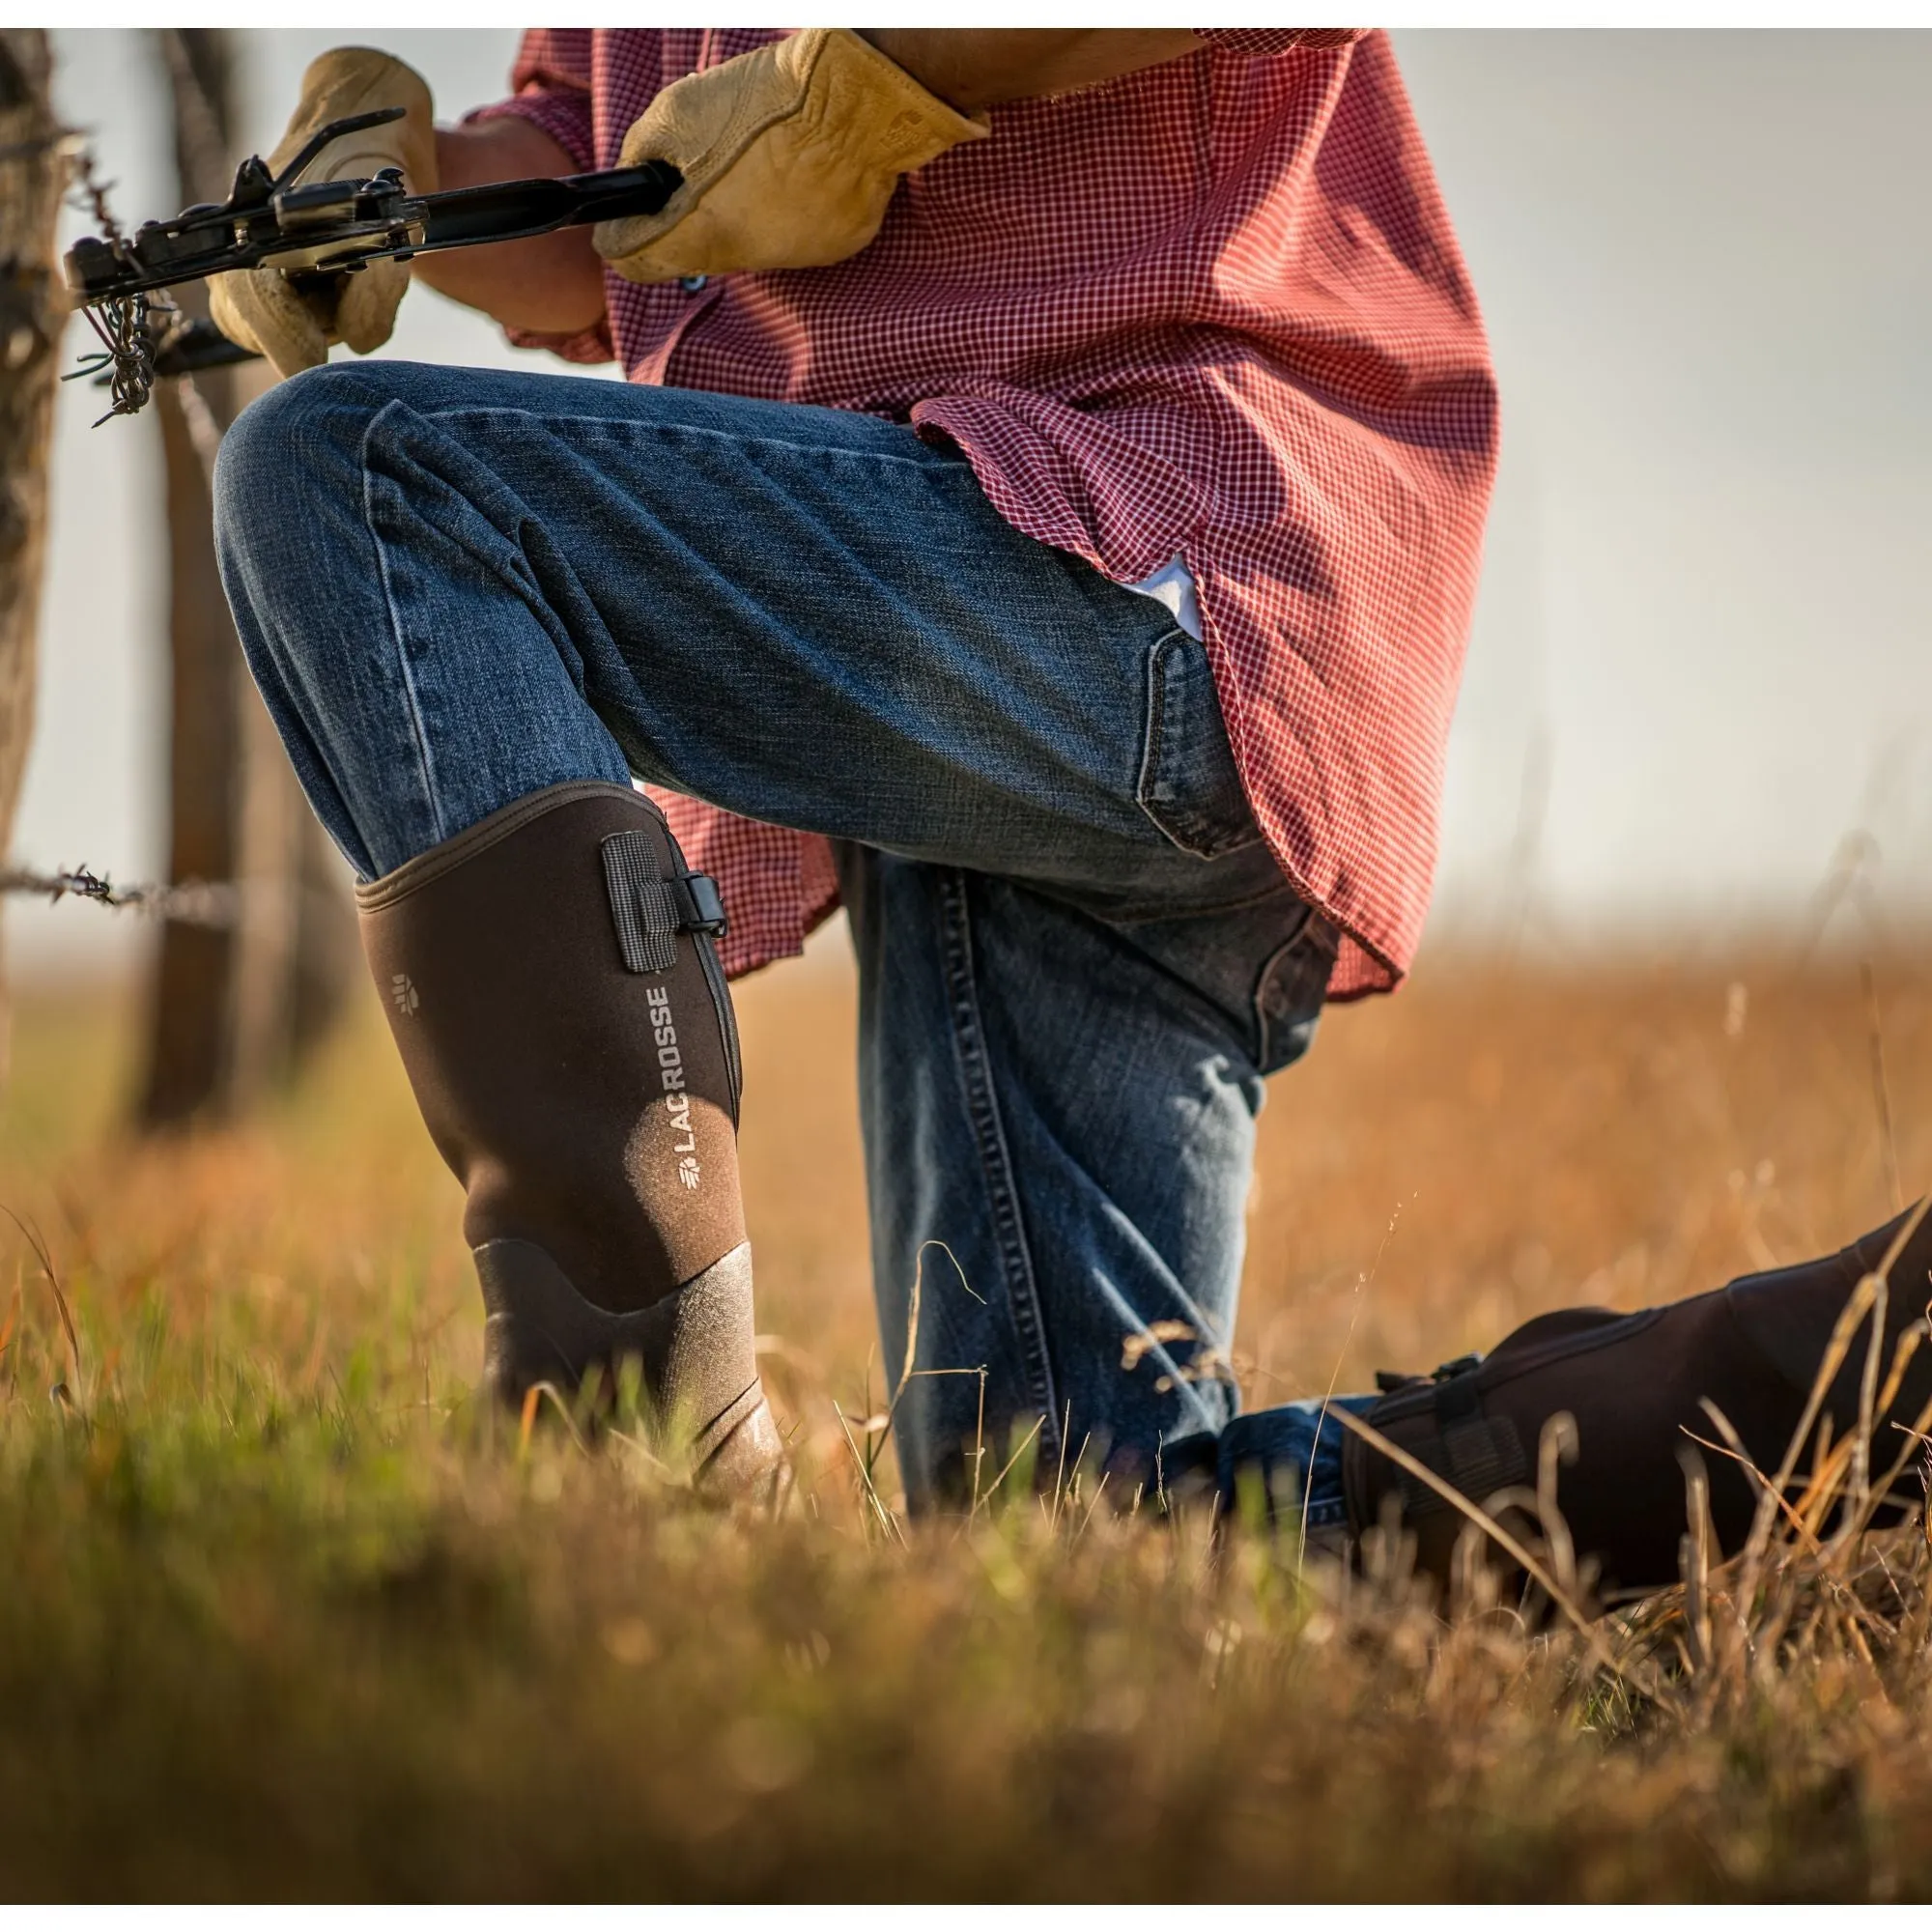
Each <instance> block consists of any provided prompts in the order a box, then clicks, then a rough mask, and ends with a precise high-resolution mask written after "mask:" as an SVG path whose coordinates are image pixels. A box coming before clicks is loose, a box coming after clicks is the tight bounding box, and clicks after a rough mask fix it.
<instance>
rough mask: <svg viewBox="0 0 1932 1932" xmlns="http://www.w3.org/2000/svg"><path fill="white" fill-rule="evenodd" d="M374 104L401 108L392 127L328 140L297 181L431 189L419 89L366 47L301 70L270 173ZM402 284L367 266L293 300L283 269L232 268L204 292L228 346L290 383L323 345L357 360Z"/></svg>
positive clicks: (431, 144)
mask: <svg viewBox="0 0 1932 1932" xmlns="http://www.w3.org/2000/svg"><path fill="white" fill-rule="evenodd" d="M379 107H403V108H407V109H408V110H409V111H408V113H407V115H406V116H405V118H404V119H402V120H401V121H390V122H386V123H385V124H384V126H382V127H380V128H364V129H363V130H362V131H361V132H360V133H359V134H345V135H344V136H343V137H342V138H341V139H340V140H339V141H332V142H330V143H329V145H328V146H327V147H326V148H325V149H324V150H323V151H322V153H321V154H320V155H318V156H316V157H315V159H314V161H313V162H312V163H311V164H310V166H309V168H308V171H307V173H305V174H304V175H303V176H302V181H303V182H304V183H309V182H329V181H341V180H344V179H345V178H349V177H357V178H361V177H367V176H370V175H373V174H376V173H377V172H379V171H380V170H381V169H383V168H401V169H402V171H403V174H404V176H405V178H406V179H407V180H408V183H409V186H410V192H411V193H412V194H434V193H435V192H436V127H435V124H434V122H433V120H432V119H431V107H430V95H429V87H428V84H427V83H426V82H425V81H424V80H423V77H422V75H421V74H419V73H417V72H416V71H415V70H414V69H413V68H411V67H406V66H404V64H403V63H402V62H401V61H399V60H396V59H394V58H392V57H391V56H390V55H388V54H384V53H378V52H377V51H376V49H375V48H374V47H336V48H333V49H332V50H331V51H330V52H328V53H326V54H322V55H319V56H318V57H317V58H316V59H315V60H313V61H311V62H310V63H309V69H308V71H307V72H306V73H305V74H303V75H302V91H301V99H300V101H299V102H298V104H297V107H296V111H295V117H294V119H293V120H291V121H290V123H289V127H288V132H287V133H285V134H284V135H283V136H282V139H281V145H280V146H279V147H277V148H276V150H275V151H274V153H273V154H271V155H270V156H269V167H270V171H271V172H272V173H276V174H279V173H280V172H281V170H282V167H283V166H284V164H285V163H286V162H287V161H288V160H289V159H290V158H291V157H292V156H294V155H295V153H296V151H297V150H298V148H300V147H301V145H302V143H303V142H304V141H306V140H307V139H308V137H309V136H310V135H311V134H313V133H314V132H315V130H316V129H317V128H321V127H323V126H325V125H326V124H327V123H328V122H330V121H339V120H342V119H343V118H344V117H346V116H348V115H351V114H369V113H373V112H374V111H375V110H376V109H377V108H379ZM409 285H410V271H409V268H408V266H407V265H406V264H405V263H402V262H371V263H369V264H368V265H367V266H366V267H364V268H361V269H358V270H355V272H354V273H353V274H348V273H337V274H334V275H331V276H329V277H328V278H327V281H325V282H324V283H322V284H321V286H320V287H318V288H315V289H304V290H302V291H301V292H300V293H298V292H297V290H296V288H295V286H294V285H293V284H292V283H291V282H290V280H289V272H288V271H287V270H283V269H279V268H274V267H269V268H261V269H236V270H231V271H230V272H229V273H227V274H225V275H217V276H215V277H214V280H213V284H212V286H211V287H210V289H209V299H208V305H209V313H210V314H211V315H212V316H213V320H214V326H215V327H216V328H218V329H220V331H221V332H222V334H223V335H225V336H227V338H228V339H229V341H231V342H235V343H239V344H240V345H241V347H242V348H243V349H252V350H254V351H255V352H256V353H257V354H258V355H266V356H267V357H268V358H269V360H270V362H272V363H273V364H274V365H275V369H276V372H277V373H278V374H279V375H283V376H293V375H295V374H296V372H297V371H298V370H300V369H313V368H314V367H315V366H316V365H317V364H318V363H321V362H326V361H327V359H328V346H329V344H330V343H332V342H346V343H348V345H349V346H350V348H352V349H353V350H355V353H356V354H357V355H367V354H368V353H369V351H370V350H372V349H380V348H381V347H382V345H383V344H384V343H385V342H386V341H388V339H389V333H390V330H391V329H393V328H394V327H395V323H396V309H397V307H398V305H399V304H400V303H401V301H402V299H403V296H404V293H405V291H406V290H407V289H408V288H409Z"/></svg>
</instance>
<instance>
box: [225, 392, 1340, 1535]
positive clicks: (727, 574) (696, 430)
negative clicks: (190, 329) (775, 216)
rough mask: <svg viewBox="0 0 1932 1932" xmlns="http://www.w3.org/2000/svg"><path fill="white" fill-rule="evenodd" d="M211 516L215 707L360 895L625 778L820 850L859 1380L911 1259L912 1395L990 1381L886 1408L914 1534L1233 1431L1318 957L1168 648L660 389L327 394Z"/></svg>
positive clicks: (871, 490)
mask: <svg viewBox="0 0 1932 1932" xmlns="http://www.w3.org/2000/svg"><path fill="white" fill-rule="evenodd" d="M216 494H217V522H218V533H219V542H220V551H221V565H222V573H223V578H224V581H225V582H226V584H227V587H228V593H229V597H230V600H231V602H232V604H233V606H234V609H235V616H236V621H237V624H238V626H239V628H240V631H241V639H242V643H243V646H244V648H245V650H246V652H247V655H248V660H249V664H250V666H251V667H252V668H253V670H254V673H255V677H256V680H257V682H258V683H259V684H260V686H261V689H262V693H263V696H264V697H265V698H266V700H267V702H268V705H269V708H270V712H271V713H272V714H273V717H274V720H275V723H276V725H277V726H278V728H279V730H280V731H281V734H282V737H283V740H284V742H285V743H286V744H287V746H288V749H289V753H290V756H291V757H292V759H293V760H294V762H295V766H296V770H297V773H298V776H299V778H300V780H301V781H302V784H303V786H304V787H305V789H306V791H307V793H308V796H309V798H310V800H311V801H312V802H313V804H314V807H315V810H317V812H318V813H319V814H320V815H321V817H322V820H323V822H324V824H325V825H326V826H327V829H328V831H329V832H330V834H331V835H332V836H333V837H334V838H335V840H336V842H337V843H338V844H339V845H340V846H341V848H342V850H343V851H344V852H345V853H346V854H347V855H348V857H349V860H350V862H351V864H352V865H353V866H354V867H355V870H356V871H357V872H358V873H359V874H360V875H362V876H363V877H365V878H368V877H374V876H377V875H379V874H382V873H384V872H387V871H389V870H391V869H393V868H394V867H397V866H400V865H402V864H403V863H404V861H406V860H408V859H411V858H412V857H414V856H415V855H416V854H417V853H419V852H422V851H424V850H425V849H427V848H428V847H430V846H432V845H435V844H437V843H439V842H440V841H441V840H443V839H445V838H450V837H451V836H453V835H454V834H456V833H458V832H461V831H462V830H464V829H465V828H466V827H467V826H469V825H470V824H472V823H473V822H475V821H476V820H477V819H479V818H482V817H483V816H484V815H485V814H487V813H489V812H492V811H495V810H497V809H498V808H499V807H501V806H504V805H507V804H509V803H510V802H511V801H513V800H515V799H517V798H519V797H522V796H524V795H525V794H526V793H528V792H531V791H535V790H538V789H540V788H542V787H544V786H547V785H553V784H557V783H560V782H562V781H567V780H572V779H586V778H595V779H606V780H613V781H619V782H622V781H625V780H626V779H628V778H629V777H631V776H632V775H633V774H635V775H637V776H639V777H641V778H644V779H647V780H650V781H653V782H656V783H659V784H663V785H668V786H672V787H674V788H676V789H678V790H680V791H683V792H687V793H690V794H693V795H695V796H696V797H698V798H702V799H706V800H709V801H710V802H711V803H712V804H714V805H719V806H723V807H725V808H727V809H728V810H732V811H736V812H741V813H744V814H746V815H747V816H749V817H752V818H756V819H763V820H767V821H771V822H775V823H778V824H781V825H787V826H793V827H796V828H799V829H801V830H804V831H809V832H816V833H823V834H826V835H829V836H830V837H831V838H834V839H836V840H838V841H839V842H838V855H839V860H838V863H839V875H840V881H841V885H842V889H843V894H844V899H845V904H846V907H847V909H848V912H849V915H850V921H851V928H852V935H853V941H854V944H855V947H856V949H857V952H858V962H859V989H860V990H859V998H860V1067H859V1086H860V1100H861V1108H862V1113H863V1119H864V1130H865V1147H866V1162H867V1183H868V1188H869V1200H870V1219H871V1245H872V1264H873V1275H874V1282H875V1290H876V1297H877V1303H878V1314H879V1321H880V1327H881V1333H882V1339H883V1344H884V1357H885V1359H886V1361H888V1362H889V1363H893V1364H897V1363H899V1362H901V1361H902V1360H903V1359H904V1351H905V1340H906V1330H907V1325H908V1313H909V1310H908V1301H909V1294H910V1291H911V1288H912V1285H913V1281H914V1277H915V1275H916V1273H917V1272H918V1271H919V1268H920V1265H921V1262H922V1258H923V1259H924V1261H925V1268H924V1285H923V1296H922V1304H921V1308H920V1315H919V1332H918V1356H917V1362H918V1366H919V1368H921V1369H922V1370H948V1369H964V1370H968V1371H979V1370H983V1371H984V1377H983V1380H984V1407H983V1418H984V1419H983V1425H982V1423H981V1389H980V1382H981V1378H980V1376H979V1375H978V1374H974V1373H969V1374H965V1375H931V1376H921V1377H920V1378H917V1379H916V1380H915V1381H914V1382H913V1383H912V1384H911V1387H910V1389H909V1391H908V1394H907V1397H906V1399H905V1401H904V1403H903V1404H902V1406H901V1407H900V1410H899V1418H898V1425H897V1434H898V1442H899V1452H900V1457H901V1463H902V1467H903V1471H904V1475H905V1480H906V1486H907V1492H908V1495H909V1496H910V1498H911V1499H912V1501H913V1503H914V1505H915V1506H916V1507H917V1506H923V1505H928V1504H931V1503H933V1502H935V1501H938V1500H942V1499H944V1498H945V1497H946V1496H948V1495H950V1494H952V1493H953V1492H956V1491H957V1490H959V1489H960V1488H962V1487H964V1486H965V1485H966V1484H967V1483H968V1482H969V1481H970V1476H969V1475H968V1474H967V1471H968V1470H969V1468H970V1452H971V1451H972V1450H973V1449H974V1447H975V1446H976V1444H978V1443H980V1441H983V1443H984V1447H985V1449H986V1451H987V1453H988V1454H991V1455H999V1454H1003V1453H1004V1452H1005V1450H1006V1448H1007V1446H1008V1444H1009V1442H1010V1441H1012V1440H1014V1439H1015V1438H1016V1437H1018V1436H1020V1435H1024V1434H1025V1433H1026V1432H1028V1431H1032V1430H1034V1429H1035V1428H1037V1431H1038V1442H1037V1454H1038V1456H1039V1458H1040V1460H1041V1461H1042V1462H1043V1463H1045V1464H1046V1465H1047V1466H1049V1467H1051V1466H1053V1465H1054V1464H1055V1463H1057V1462H1058V1461H1059V1459H1060V1457H1061V1456H1062V1454H1063V1453H1064V1454H1065V1458H1066V1460H1067V1463H1068V1464H1069V1465H1070V1464H1071V1463H1073V1461H1074V1460H1075V1459H1076V1458H1077V1457H1078V1456H1079V1455H1080V1454H1081V1452H1082V1450H1083V1447H1084V1448H1086V1449H1087V1450H1088V1452H1089V1453H1090V1454H1094V1455H1097V1456H1103V1457H1105V1458H1107V1459H1110V1460H1111V1461H1112V1462H1113V1463H1116V1464H1118V1465H1120V1466H1122V1471H1123V1475H1125V1476H1126V1477H1128V1478H1129V1479H1131V1477H1132V1475H1133V1474H1134V1473H1136V1472H1147V1473H1151V1465H1152V1463H1153V1459H1154V1455H1155V1452H1156V1450H1157V1449H1158V1448H1159V1446H1160V1445H1161V1444H1162V1443H1163V1442H1166V1441H1171V1440H1174V1439H1175V1438H1178V1437H1180V1436H1184V1435H1190V1434H1195V1433H1199V1432H1214V1431H1218V1430H1219V1429H1220V1428H1221V1426H1222V1425H1223V1424H1224V1423H1226V1422H1227V1421H1228V1419H1229V1418H1230V1417H1231V1416H1232V1415H1233V1414H1234V1413H1235V1410H1236V1406H1237V1398H1236V1388H1235V1382H1234V1378H1233V1375H1232V1373H1231V1370H1230V1368H1229V1345H1230V1340H1231V1337H1232V1332H1233V1328H1234V1321H1235V1304H1236V1291H1237V1287H1238V1283H1239V1278H1240V1269H1241V1259H1242V1248H1243V1226H1242V1218H1243V1208H1244V1204H1245V1199H1246V1195H1247V1192H1248V1184H1249V1174H1250V1168H1251V1164H1252V1159H1253V1151H1254V1133H1255V1116H1256V1114H1257V1112H1258V1111H1259V1109H1260V1107H1261V1104H1262V1094H1263V1079H1264V1076H1265V1075H1266V1074H1268V1073H1271V1072H1273V1071H1274V1070H1275V1069H1276V1068H1278V1067H1281V1066H1285V1065H1288V1063H1289V1062H1291V1061H1293V1060H1294V1059H1296V1058H1297V1057H1298V1056H1299V1055H1300V1054H1301V1053H1302V1052H1303V1051H1304V1050H1305V1049H1306V1047H1307V1045H1308V1042H1309V1039H1310V1037H1311V1035H1312V1033H1313V1030H1314V1027H1315V1024H1316V1019H1317V1016H1318V1014H1319V1012H1320V1009H1321V1000H1322V993H1323V988H1324V986H1325V983H1326V980H1327V975H1328V968H1329V963H1330V960H1331V957H1332V954H1333V945H1334V942H1333V937H1332V934H1331V932H1330V930H1329V928H1328V927H1327V926H1326V925H1325V924H1324V923H1322V922H1321V920H1319V919H1316V918H1312V917H1311V916H1310V913H1309V911H1308V908H1307V907H1306V906H1305V905H1304V904H1303V903H1302V902H1301V901H1300V900H1299V899H1298V898H1297V896H1296V895H1294V893H1293V891H1292V890H1291V889H1290V888H1289V886H1288V885H1287V884H1286V882H1285V881H1284V880H1283V878H1282V876H1281V873H1280V871H1279V869H1278V868H1277V867H1276V866H1275V864H1274V861H1273V860H1272V858H1271V857H1270V856H1269V854H1268V851H1267V848H1266V846H1265V845H1264V843H1263V841H1262V838H1261V835H1260V832H1259V829H1258V828H1257V826H1256V824H1255V822H1254V818H1253V816H1252V814H1251V812H1250V810H1249V808H1248V805H1247V802H1246V799H1245V797H1244V795H1243V793H1242V789H1241V785H1240V782H1239V780H1238V778H1237V776H1236V769H1235V764H1234V759H1233V755H1232V753H1231V752H1230V749H1229V745H1228V738H1227V733H1226V730H1225V727H1224V725H1223V723H1222V718H1221V713H1220V710H1219V706H1218V703H1217V701H1216V698H1215V695H1214V686H1213V680H1212V677H1211V675H1210V672H1209V668H1208V660H1207V657H1206V654H1205V652H1204V651H1203V649H1202V647H1201V645H1200V644H1199V643H1197V642H1196V641H1194V640H1193V639H1191V638H1189V637H1188V636H1187V635H1186V633H1184V632H1183V631H1181V630H1179V629H1178V628H1177V627H1176V625H1175V624H1174V622H1173V619H1172V618H1171V617H1170V616H1169V614H1168V613H1167V611H1165V610H1163V609H1162V608H1161V607H1160V606H1159V605H1157V604H1155V603H1154V602H1152V601H1151V600H1150V599H1148V598H1145V597H1142V596H1139V595H1136V594H1134V593H1133V592H1131V591H1128V590H1125V589H1122V587H1120V586H1119V585H1117V584H1115V583H1112V582H1109V581H1108V580H1106V579H1105V578H1103V577H1101V576H1100V575H1098V574H1097V573H1096V572H1094V570H1093V569H1091V568H1090V567H1089V566H1088V565H1087V564H1086V563H1084V562H1082V561H1080V560H1079V559H1077V558H1075V557H1073V556H1070V555H1067V554H1063V553H1061V552H1058V551H1055V550H1052V549H1049V548H1047V547H1045V546H1043V545H1041V544H1038V543H1036V542H1034V541H1032V540H1031V539H1029V538H1027V537H1024V536H1021V535H1020V534H1018V533H1017V532H1016V531H1015V530H1013V529H1012V528H1011V527H1010V526H1009V525H1007V524H1006V523H1004V522H1003V521H1002V520H1001V518H1000V517H999V516H998V515H997V514H996V513H995V512H994V511H993V509H992V508H991V506H990V505H989V504H988V503H987V501H986V499H985V497H983V495H982V494H981V492H980V488H979V485H978V483H977V482H976V480H975V478H974V475H973V471H972V469H971V468H970V467H969V466H968V465H967V464H966V462H965V461H964V460H963V459H962V458H961V457H959V456H958V455H957V454H955V453H953V452H952V451H950V450H948V449H941V448H935V447H932V446H929V445H928V444H926V443H924V442H922V441H921V440H919V439H918V438H917V437H916V436H915V435H914V434H913V432H912V431H911V430H910V429H907V428H905V427H903V426H901V425H898V424H895V423H892V422H888V421H884V420H880V419H878V418H875V417H870V416H865V415H859V414H855V413H850V412H843V411H834V410H823V409H810V408H800V407H795V406H789V405H781V404H774V403H766V402H757V401H749V400H745V399H742V398H736V397H727V396H720V395H709V394H702V393H696V392H693V391H681V390H675V389H669V390H667V389H656V388H648V387H639V386H630V385H623V384H613V383H602V382H589V381H584V380H582V379H577V378H569V377H562V376H548V375H546V376H524V375H507V374H497V373H493V372H484V371H476V370H460V369H440V368H428V367H419V366H413V365H410V364H403V363H394V362H386V363H364V364H360V365H350V366H343V367H336V368H330V369H325V370H317V371H315V372H312V373H311V374H308V375H305V376H300V377H298V378H297V379H296V380H294V381H293V382H290V383H286V384H282V385H281V386H280V387H278V388H276V389H275V390H273V391H271V392H270V394H269V395H267V396H266V397H264V398H263V399H262V400H261V401H259V402H257V403H256V404H254V405H253V406H252V407H251V408H250V409H249V410H248V411H247V412H245V413H244V414H243V415H242V416H241V419H240V421H239V422H238V423H237V424H236V426H235V428H234V429H233V430H232V431H231V433H230V434H229V437H228V439H227V440H226V442H225V444H224V446H223V448H222V452H221V461H220V467H219V470H218V474H217V492H216ZM750 1104H751V1105H753V1106H755V1105H756V1095H755V1094H753V1095H752V1096H750ZM941 1244H943V1249H944V1252H942V1248H941ZM949 1253H950V1256H951V1258H952V1259H951V1261H950V1262H949V1261H948V1260H947V1259H946V1256H947V1254H949ZM954 1263H956V1264H957V1265H956V1270H955V1267H954V1266H953V1264H954ZM982 1428H983V1435H981V1431H982Z"/></svg>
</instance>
